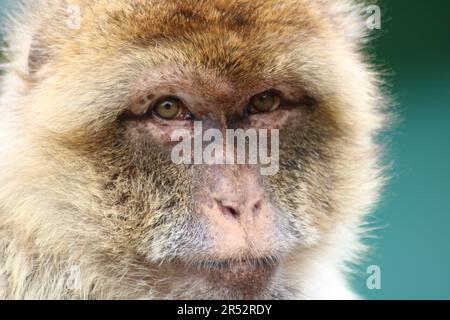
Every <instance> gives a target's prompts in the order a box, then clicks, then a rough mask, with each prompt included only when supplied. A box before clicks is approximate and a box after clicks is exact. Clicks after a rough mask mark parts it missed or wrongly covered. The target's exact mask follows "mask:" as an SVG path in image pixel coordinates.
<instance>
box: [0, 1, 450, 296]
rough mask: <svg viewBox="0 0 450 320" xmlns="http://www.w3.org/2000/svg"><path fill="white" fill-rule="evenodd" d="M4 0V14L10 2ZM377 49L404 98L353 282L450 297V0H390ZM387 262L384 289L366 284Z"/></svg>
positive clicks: (397, 292)
mask: <svg viewBox="0 0 450 320" xmlns="http://www.w3.org/2000/svg"><path fill="white" fill-rule="evenodd" d="M14 2H15V1H11V0H9V1H6V0H0V6H1V9H0V14H1V13H3V12H4V8H5V7H6V5H7V4H9V3H11V4H12V3H14ZM381 7H382V8H383V17H382V29H381V30H380V31H374V33H373V34H374V36H375V37H376V39H375V40H374V41H373V42H372V48H371V49H370V52H371V53H373V54H374V55H375V60H376V62H377V63H378V65H379V66H380V68H381V69H382V70H385V71H386V73H385V78H386V80H387V82H388V84H389V86H390V88H389V90H390V91H391V92H392V94H393V97H394V100H395V101H396V106H395V113H396V114H397V115H398V116H399V121H398V123H397V124H396V126H395V128H394V129H393V130H391V131H390V132H389V133H387V135H386V136H387V137H388V138H389V140H388V142H389V149H388V152H387V159H386V160H387V162H389V163H392V164H393V166H392V170H391V176H392V179H391V182H390V184H389V186H388V188H387V189H386V191H385V193H384V197H383V199H382V201H381V203H380V206H379V208H378V210H377V211H376V212H375V213H374V214H373V217H372V218H371V219H370V220H371V221H372V222H373V225H374V226H376V227H379V229H378V230H376V231H374V233H373V234H374V236H375V238H373V239H369V240H367V242H368V243H369V244H370V245H371V246H372V248H373V250H372V252H371V253H370V255H369V256H368V258H367V259H366V260H365V261H364V262H363V263H362V264H361V265H359V266H357V272H356V273H355V275H354V277H353V285H354V287H355V288H356V289H357V290H358V291H359V292H360V294H361V295H362V296H363V297H365V298H368V299H450V248H449V245H450V0H428V1H408V0H389V1H382V2H381ZM369 265H378V266H380V268H381V286H382V288H381V290H369V289H368V288H367V286H366V279H367V277H368V275H367V274H366V269H367V267H368V266H369Z"/></svg>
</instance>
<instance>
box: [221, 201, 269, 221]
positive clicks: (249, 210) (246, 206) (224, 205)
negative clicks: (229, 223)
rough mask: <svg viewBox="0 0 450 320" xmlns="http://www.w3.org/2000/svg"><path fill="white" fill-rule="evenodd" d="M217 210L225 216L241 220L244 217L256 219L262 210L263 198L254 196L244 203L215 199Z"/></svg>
mask: <svg viewBox="0 0 450 320" xmlns="http://www.w3.org/2000/svg"><path fill="white" fill-rule="evenodd" d="M215 201H216V205H217V208H218V209H219V211H220V212H221V213H222V214H223V215H224V216H228V217H231V218H234V219H237V220H239V219H240V218H241V217H242V216H243V215H251V216H253V217H256V216H257V215H258V214H259V213H260V211H261V208H262V201H263V200H262V197H258V196H256V197H255V196H252V197H250V198H248V199H244V200H243V201H240V203H239V202H237V201H229V200H226V199H215Z"/></svg>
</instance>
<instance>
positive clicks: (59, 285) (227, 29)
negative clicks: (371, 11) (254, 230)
mask: <svg viewBox="0 0 450 320" xmlns="http://www.w3.org/2000/svg"><path fill="white" fill-rule="evenodd" d="M70 3H71V4H78V5H79V6H80V8H81V13H82V20H81V28H80V29H78V30H77V29H76V30H73V29H69V28H67V27H66V26H65V22H66V19H67V13H66V10H65V9H64V8H65V6H66V5H67V4H65V3H64V2H62V1H57V0H54V1H50V0H48V1H33V3H32V4H30V5H27V6H25V8H24V9H23V10H21V13H20V15H19V16H18V18H16V19H15V27H14V28H12V32H11V33H10V34H9V35H8V44H9V48H10V51H11V53H10V55H9V59H10V63H11V68H10V70H9V71H8V72H7V73H6V75H5V76H4V77H3V82H2V86H1V92H2V96H1V100H0V103H1V104H0V108H1V114H2V115H1V119H0V168H1V169H0V297H1V298H18V299H24V298H38V299H42V298H57V299H61V298H68V299H89V298H92V299H119V298H125V299H136V298H325V297H331V298H350V297H353V295H352V293H351V291H350V290H349V289H348V287H347V285H346V281H345V279H344V278H345V276H344V275H345V271H346V262H349V261H350V262H351V261H354V259H355V258H357V256H358V254H359V253H360V245H359V237H360V233H361V229H360V225H361V223H362V222H363V219H364V217H365V215H366V214H367V213H368V212H369V210H370V209H371V208H372V205H373V204H374V202H375V201H376V199H377V195H378V192H379V188H380V185H381V178H380V169H379V166H378V164H377V163H378V160H379V159H378V157H379V147H378V146H377V145H376V143H375V141H374V138H375V134H376V133H377V132H378V131H379V130H380V129H381V128H382V126H383V125H384V122H385V116H384V114H383V98H382V96H381V93H380V90H379V87H380V84H379V82H378V79H377V75H376V73H375V72H373V71H372V69H371V67H370V66H369V65H368V64H367V63H366V57H365V56H364V55H363V54H362V53H361V49H362V44H363V40H364V36H365V34H364V31H363V30H364V25H363V21H362V20H361V18H360V17H359V16H358V15H357V14H355V13H354V12H355V11H357V6H356V5H355V4H353V3H352V2H351V1H347V0H337V1H335V0H316V1H314V0H264V1H262V0H261V1H259V0H256V1H255V0H248V1H246V0H208V1H193V0H180V1H167V0H152V1H148V0H135V1H132V0H117V1H103V0H97V1H87V0H86V1H84V0H79V1H70ZM24 34H25V35H26V37H24V36H23V35H24ZM148 70H152V72H156V73H157V74H161V75H167V74H169V73H170V72H172V71H174V70H175V71H176V72H177V73H178V75H177V76H175V78H174V79H175V80H176V81H184V82H186V83H187V84H186V85H185V86H186V87H188V86H189V85H191V86H192V90H194V91H196V92H199V93H200V95H201V96H204V97H208V98H209V99H215V100H214V101H219V102H224V103H225V102H226V101H229V100H227V99H232V98H233V97H231V98H230V96H229V94H228V93H227V92H228V89H227V87H226V86H223V87H217V83H226V84H229V85H230V86H231V88H232V92H233V94H234V96H240V95H241V94H245V93H247V92H250V91H252V90H255V91H256V92H257V90H258V86H260V85H261V84H265V85H270V84H273V83H281V84H283V85H287V86H289V87H290V88H292V90H293V91H296V90H297V89H298V90H305V91H306V92H307V93H308V94H309V95H310V96H312V97H314V100H315V105H314V106H313V107H311V108H307V109H304V110H301V111H297V118H296V119H297V120H296V121H293V120H291V121H290V122H289V124H288V128H286V130H282V131H281V141H282V146H283V148H282V150H281V158H280V172H279V174H278V175H275V176H273V177H268V178H264V181H263V183H264V185H265V187H266V190H267V192H268V193H269V194H270V197H271V199H272V201H273V203H275V204H276V206H277V207H278V208H279V210H280V212H282V213H283V214H282V215H280V217H279V219H280V222H279V223H280V226H286V229H285V230H284V232H280V234H278V235H276V237H275V238H274V239H273V241H274V242H275V243H277V245H278V248H279V250H278V253H279V257H277V258H280V259H281V260H282V261H281V265H280V266H279V267H278V268H277V271H276V273H275V274H274V275H273V278H271V280H270V281H268V282H267V281H266V280H267V279H266V277H267V275H266V274H265V273H264V272H262V271H256V272H260V273H261V274H260V275H258V276H257V275H254V278H253V280H254V279H260V280H261V282H259V280H257V281H256V282H257V283H261V285H255V286H254V287H251V286H245V285H244V286H243V287H242V288H240V287H236V286H230V287H227V286H223V283H228V282H227V281H225V280H224V279H222V278H221V277H222V274H221V273H220V272H219V273H218V274H215V273H214V272H213V273H211V274H208V275H206V274H204V273H202V272H200V271H198V270H197V269H196V268H195V267H194V266H190V265H189V263H188V264H187V265H186V261H188V262H192V256H193V255H195V254H202V252H205V251H207V250H208V248H207V246H208V239H207V238H205V234H203V233H202V231H201V230H198V229H193V227H192V221H191V220H192V217H191V216H190V215H189V213H188V210H187V208H192V205H193V203H194V202H195V201H196V200H195V199H194V198H193V195H194V194H196V192H198V190H197V188H198V185H197V184H196V181H195V177H193V176H192V175H191V171H190V170H189V169H188V168H185V169H180V168H177V167H175V166H174V165H173V164H172V163H171V162H170V159H169V158H168V156H167V154H166V153H165V152H162V151H161V150H160V149H159V148H158V147H156V146H155V145H154V144H151V143H147V142H142V141H138V142H136V141H135V140H133V139H132V138H130V136H129V135H127V130H126V128H125V127H124V126H123V124H122V123H121V122H120V121H118V116H119V115H120V114H122V113H123V112H124V111H125V110H126V109H127V108H128V107H129V106H130V104H131V103H132V102H133V101H134V99H135V97H139V94H140V92H142V91H143V90H145V85H144V84H145V83H146V82H145V79H143V78H142V77H141V78H139V77H137V75H139V74H141V75H142V74H144V75H145V74H146V72H148ZM166 70H167V71H170V72H169V73H168V72H166ZM183 77H185V78H183ZM144 78H145V76H144ZM152 79H154V76H153V75H152ZM180 79H182V80H180ZM218 79H219V80H218ZM194 231H195V232H194ZM191 267H192V268H191ZM257 270H259V269H257ZM231 277H237V279H238V280H239V281H240V282H241V283H244V284H245V283H247V282H246V279H245V277H244V278H243V279H240V278H239V277H240V276H239V275H235V276H233V275H231ZM263 280H264V281H263ZM235 282H236V281H234V282H231V283H235Z"/></svg>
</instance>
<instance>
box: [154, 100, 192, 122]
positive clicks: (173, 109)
mask: <svg viewBox="0 0 450 320" xmlns="http://www.w3.org/2000/svg"><path fill="white" fill-rule="evenodd" d="M151 111H152V113H153V114H154V115H155V116H157V117H159V118H161V119H164V120H188V119H189V118H190V117H191V116H192V114H191V113H190V112H189V110H188V109H187V108H186V107H185V106H184V104H183V103H182V102H181V101H180V100H179V99H177V98H164V99H161V100H159V101H158V102H156V104H155V105H154V106H153V108H152V109H151Z"/></svg>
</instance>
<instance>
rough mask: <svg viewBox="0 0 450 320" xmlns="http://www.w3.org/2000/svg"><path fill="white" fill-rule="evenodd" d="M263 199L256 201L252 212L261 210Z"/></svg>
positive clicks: (255, 212)
mask: <svg viewBox="0 0 450 320" xmlns="http://www.w3.org/2000/svg"><path fill="white" fill-rule="evenodd" d="M261 206H262V204H261V200H259V201H258V202H257V203H255V205H254V206H253V208H252V212H253V214H257V213H258V212H259V211H261Z"/></svg>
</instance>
